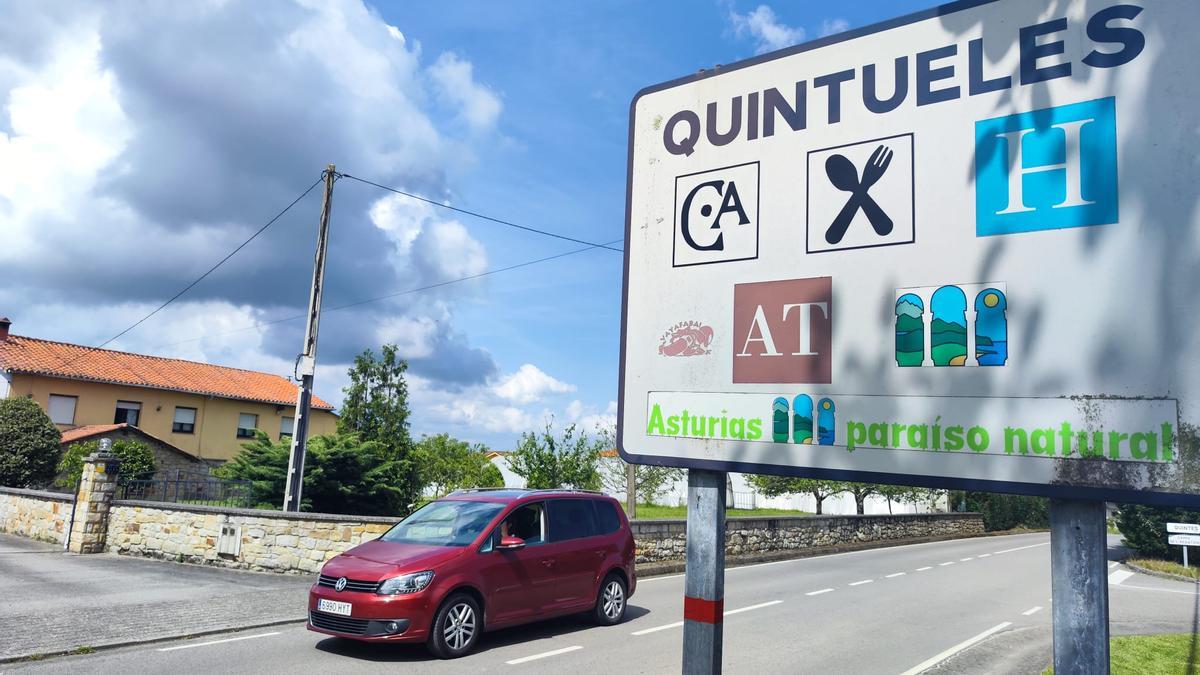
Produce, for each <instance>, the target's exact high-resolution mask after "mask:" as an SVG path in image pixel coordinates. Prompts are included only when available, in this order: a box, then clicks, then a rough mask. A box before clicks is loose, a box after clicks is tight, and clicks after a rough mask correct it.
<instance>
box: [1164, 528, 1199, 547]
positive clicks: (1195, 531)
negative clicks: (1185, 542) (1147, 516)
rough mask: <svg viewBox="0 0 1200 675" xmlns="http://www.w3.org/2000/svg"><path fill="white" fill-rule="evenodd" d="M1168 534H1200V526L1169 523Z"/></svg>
mask: <svg viewBox="0 0 1200 675" xmlns="http://www.w3.org/2000/svg"><path fill="white" fill-rule="evenodd" d="M1167 532H1178V533H1181V534H1200V525H1197V524H1196V523H1167ZM1189 545H1190V544H1189Z"/></svg>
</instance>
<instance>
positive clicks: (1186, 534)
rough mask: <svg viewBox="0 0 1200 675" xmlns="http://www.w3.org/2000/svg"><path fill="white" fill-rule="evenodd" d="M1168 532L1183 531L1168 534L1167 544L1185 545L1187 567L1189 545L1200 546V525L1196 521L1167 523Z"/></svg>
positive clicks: (1184, 557)
mask: <svg viewBox="0 0 1200 675" xmlns="http://www.w3.org/2000/svg"><path fill="white" fill-rule="evenodd" d="M1167 532H1178V533H1183V534H1170V535H1168V536H1167V544H1168V545H1170V546H1182V547H1183V568H1184V569H1187V567H1188V547H1189V546H1200V525H1197V524H1194V523H1167Z"/></svg>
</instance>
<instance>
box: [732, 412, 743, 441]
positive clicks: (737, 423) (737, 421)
mask: <svg viewBox="0 0 1200 675" xmlns="http://www.w3.org/2000/svg"><path fill="white" fill-rule="evenodd" d="M729 435H730V436H732V437H733V438H737V439H743V438H745V437H746V420H745V418H742V417H735V418H733V419H731V420H729Z"/></svg>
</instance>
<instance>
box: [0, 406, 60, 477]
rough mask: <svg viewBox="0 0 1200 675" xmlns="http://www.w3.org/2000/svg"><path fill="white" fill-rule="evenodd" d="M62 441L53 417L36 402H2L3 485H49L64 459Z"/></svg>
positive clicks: (0, 466) (0, 446) (0, 451)
mask: <svg viewBox="0 0 1200 675" xmlns="http://www.w3.org/2000/svg"><path fill="white" fill-rule="evenodd" d="M61 442H62V434H60V433H59V432H58V428H57V427H55V426H54V422H52V421H50V416H49V415H47V414H46V411H44V410H42V409H41V407H39V406H38V404H37V403H34V402H33V400H32V399H28V398H6V399H0V485H6V486H8V487H44V486H46V485H49V484H50V482H51V481H53V480H54V475H55V471H56V470H57V468H58V460H59V457H61V456H62V446H61V445H60V443H61Z"/></svg>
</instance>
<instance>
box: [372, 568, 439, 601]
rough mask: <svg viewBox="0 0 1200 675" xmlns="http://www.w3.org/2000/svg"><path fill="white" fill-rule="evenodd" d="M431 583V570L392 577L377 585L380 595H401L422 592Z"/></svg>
mask: <svg viewBox="0 0 1200 675" xmlns="http://www.w3.org/2000/svg"><path fill="white" fill-rule="evenodd" d="M431 581H433V570H426V571H424V572H416V573H414V574H403V575H401V576H398V577H392V578H391V579H388V580H387V581H384V582H383V583H382V584H380V585H379V594H380V595H403V594H407V593H416V592H417V591H421V590H424V589H425V587H426V586H428V585H429V582H431Z"/></svg>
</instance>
